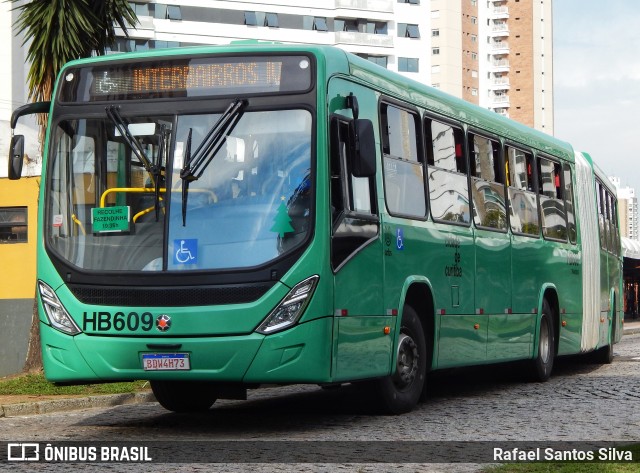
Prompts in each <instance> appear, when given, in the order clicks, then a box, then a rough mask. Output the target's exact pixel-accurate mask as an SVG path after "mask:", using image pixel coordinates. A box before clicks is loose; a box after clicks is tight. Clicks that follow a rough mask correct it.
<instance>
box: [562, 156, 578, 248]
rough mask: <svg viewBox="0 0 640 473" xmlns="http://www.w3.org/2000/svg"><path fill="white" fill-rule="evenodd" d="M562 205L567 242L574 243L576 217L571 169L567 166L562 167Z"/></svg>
mask: <svg viewBox="0 0 640 473" xmlns="http://www.w3.org/2000/svg"><path fill="white" fill-rule="evenodd" d="M564 205H565V208H566V211H567V230H568V233H569V241H570V242H571V243H573V244H575V243H576V236H577V231H576V217H575V205H574V203H573V181H572V179H571V168H570V167H569V165H568V164H565V165H564Z"/></svg>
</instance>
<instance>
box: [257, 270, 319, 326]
mask: <svg viewBox="0 0 640 473" xmlns="http://www.w3.org/2000/svg"><path fill="white" fill-rule="evenodd" d="M319 279H320V277H319V276H317V275H316V276H311V277H310V278H308V279H305V280H304V281H302V282H301V283H299V284H297V285H295V286H294V287H293V289H291V290H290V291H289V293H288V294H287V295H286V296H285V298H284V299H282V300H281V301H280V303H279V304H278V305H277V306H276V307H275V309H273V310H272V311H271V313H270V314H269V316H268V317H267V318H266V319H265V320H264V322H262V324H260V326H259V327H258V328H257V329H256V332H258V333H262V334H264V335H268V334H271V333H275V332H279V331H280V330H284V329H285V328H287V327H290V326H291V325H293V324H295V323H296V322H297V321H298V319H299V318H300V316H301V315H302V313H303V312H304V309H306V307H307V305H308V304H309V301H310V300H311V296H312V295H313V291H314V290H315V289H316V286H317V284H318V280H319Z"/></svg>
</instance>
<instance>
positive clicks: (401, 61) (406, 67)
mask: <svg viewBox="0 0 640 473" xmlns="http://www.w3.org/2000/svg"><path fill="white" fill-rule="evenodd" d="M398 71H399V72H419V71H418V58H415V57H399V58H398Z"/></svg>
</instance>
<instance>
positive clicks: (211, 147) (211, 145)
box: [180, 99, 247, 227]
mask: <svg viewBox="0 0 640 473" xmlns="http://www.w3.org/2000/svg"><path fill="white" fill-rule="evenodd" d="M246 105H247V101H246V100H240V99H236V100H234V101H233V102H231V104H230V105H229V106H228V107H227V109H226V110H225V111H224V112H223V113H222V115H220V118H218V121H216V123H215V124H214V125H213V126H212V127H211V129H210V130H209V132H208V133H207V135H206V136H205V137H204V139H203V140H202V143H200V146H198V149H196V150H195V151H194V152H193V155H192V154H191V132H192V129H191V128H190V129H189V136H188V137H187V144H186V146H185V152H184V167H183V168H182V169H181V170H180V178H181V179H182V226H183V227H184V226H186V224H187V199H188V198H189V184H190V183H191V182H193V181H196V180H198V179H199V178H200V177H201V176H202V173H204V171H205V169H207V167H208V166H209V164H210V163H211V161H212V160H213V158H214V157H215V155H216V153H217V152H218V151H219V150H220V148H221V147H222V145H223V144H224V143H225V141H226V140H227V136H229V135H230V134H231V132H232V131H233V129H234V128H235V126H236V125H237V124H238V122H239V121H240V118H241V117H242V113H243V110H244V108H245V107H246Z"/></svg>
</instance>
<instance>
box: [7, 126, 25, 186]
mask: <svg viewBox="0 0 640 473" xmlns="http://www.w3.org/2000/svg"><path fill="white" fill-rule="evenodd" d="M23 162H24V136H23V135H14V136H12V137H11V144H10V146H9V179H11V180H13V181H15V180H17V179H20V176H21V175H22V163H23Z"/></svg>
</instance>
